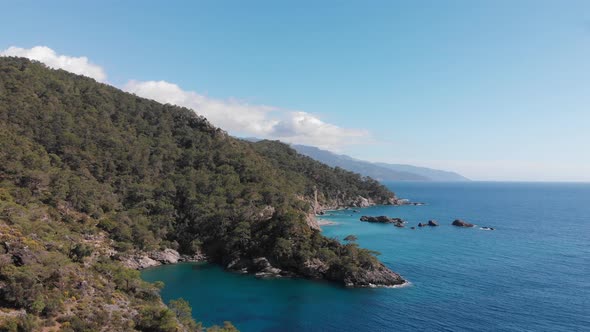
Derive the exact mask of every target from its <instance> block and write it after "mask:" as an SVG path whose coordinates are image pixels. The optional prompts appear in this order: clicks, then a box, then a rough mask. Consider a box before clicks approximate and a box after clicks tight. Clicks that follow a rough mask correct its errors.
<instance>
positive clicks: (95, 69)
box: [0, 46, 107, 82]
mask: <svg viewBox="0 0 590 332" xmlns="http://www.w3.org/2000/svg"><path fill="white" fill-rule="evenodd" d="M0 56H18V57H24V58H29V59H31V60H37V61H40V62H42V63H44V64H45V65H47V66H48V67H51V68H55V69H63V70H67V71H69V72H72V73H74V74H79V75H84V76H88V77H91V78H94V79H95V80H97V81H99V82H106V79H107V75H106V73H105V72H104V70H103V69H102V68H101V67H100V66H98V65H95V64H93V63H91V62H90V61H88V58H87V57H84V56H82V57H71V56H67V55H58V54H57V53H55V51H54V50H52V49H51V48H49V47H47V46H35V47H33V48H29V49H26V48H20V47H14V46H11V47H9V48H7V49H5V50H3V51H1V52H0Z"/></svg>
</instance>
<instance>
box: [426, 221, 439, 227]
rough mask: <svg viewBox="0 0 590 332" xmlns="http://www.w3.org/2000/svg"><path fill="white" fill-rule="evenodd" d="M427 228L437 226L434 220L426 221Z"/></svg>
mask: <svg viewBox="0 0 590 332" xmlns="http://www.w3.org/2000/svg"><path fill="white" fill-rule="evenodd" d="M428 226H438V222H436V220H428Z"/></svg>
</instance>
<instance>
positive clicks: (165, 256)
mask: <svg viewBox="0 0 590 332" xmlns="http://www.w3.org/2000/svg"><path fill="white" fill-rule="evenodd" d="M115 258H116V259H118V260H119V261H121V263H122V264H123V265H124V266H125V267H128V268H130V269H134V270H143V269H146V268H149V267H154V266H160V265H166V264H176V263H180V262H206V261H207V260H208V259H207V256H205V255H204V254H202V253H198V254H195V255H181V254H180V253H179V252H178V251H176V250H174V249H169V248H167V249H164V250H155V251H150V252H139V251H138V252H134V253H131V254H121V255H117V256H116V257H115Z"/></svg>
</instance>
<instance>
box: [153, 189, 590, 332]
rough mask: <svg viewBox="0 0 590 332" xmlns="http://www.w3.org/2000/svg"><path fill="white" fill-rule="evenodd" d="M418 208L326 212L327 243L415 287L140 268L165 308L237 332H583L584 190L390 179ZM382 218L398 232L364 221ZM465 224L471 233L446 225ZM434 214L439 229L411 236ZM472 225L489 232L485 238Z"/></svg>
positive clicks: (587, 298) (589, 271) (586, 275)
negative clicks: (394, 221) (375, 255)
mask: <svg viewBox="0 0 590 332" xmlns="http://www.w3.org/2000/svg"><path fill="white" fill-rule="evenodd" d="M388 186H390V187H391V189H393V190H394V191H395V192H396V193H397V194H398V196H400V197H403V198H409V199H411V200H412V201H419V202H426V203H427V205H425V206H402V207H391V206H383V207H371V208H366V209H361V212H360V213H353V212H352V211H350V210H349V211H335V212H329V213H328V215H326V216H324V219H328V220H331V221H335V222H337V224H336V225H330V226H324V227H323V232H324V234H325V235H327V236H330V237H337V238H339V239H343V238H344V237H345V236H346V235H349V234H355V235H356V236H357V237H358V243H359V244H360V245H361V246H363V247H366V248H369V249H373V250H377V251H379V252H381V256H380V259H381V260H382V261H383V262H384V263H385V264H386V265H387V266H389V267H390V268H391V269H393V270H394V271H396V272H398V273H400V274H401V275H402V276H404V277H405V278H406V279H408V280H409V281H410V282H411V285H410V286H409V287H404V288H396V289H387V288H377V289H345V288H342V287H339V286H336V285H333V284H330V283H325V282H315V281H308V280H290V279H274V280H260V279H256V278H255V277H253V276H245V275H238V274H234V273H228V272H224V271H223V270H222V269H220V268H219V267H217V266H214V265H208V264H200V265H194V264H178V265H170V266H162V267H158V268H153V269H148V270H145V271H143V272H142V276H143V277H144V278H145V279H146V280H149V281H156V280H162V281H164V282H165V284H166V287H165V288H164V289H163V291H162V296H163V297H164V299H165V300H166V301H168V300H170V299H174V298H178V297H182V298H185V299H187V300H188V301H189V302H190V303H191V305H192V307H193V313H194V316H195V318H196V319H197V320H200V321H203V322H204V323H205V324H207V325H210V324H219V323H221V322H222V321H223V320H230V321H232V322H233V323H234V324H235V325H236V326H237V327H238V328H239V329H241V330H242V331H301V330H311V331H388V330H396V331H424V330H436V331H457V330H461V331H582V330H588V329H589V327H590V319H589V318H588V316H589V313H590V260H589V257H590V246H589V245H590V241H589V240H590V184H564V183H480V182H470V183H392V184H388ZM361 215H388V216H391V217H401V218H403V219H405V220H407V221H408V225H407V226H406V228H396V227H394V226H393V225H380V224H368V223H362V222H360V221H359V220H358V219H359V217H360V216H361ZM456 218H461V219H464V220H466V221H469V222H472V223H474V224H476V225H477V227H474V228H470V229H463V228H458V227H454V226H451V225H450V223H451V221H452V220H453V219H456ZM428 219H436V220H438V222H439V223H440V224H441V226H439V227H425V228H417V229H415V230H411V229H410V228H409V227H410V226H416V225H417V224H418V222H424V221H427V220H428ZM480 226H490V227H494V228H495V229H496V230H495V231H484V230H481V229H479V227H480Z"/></svg>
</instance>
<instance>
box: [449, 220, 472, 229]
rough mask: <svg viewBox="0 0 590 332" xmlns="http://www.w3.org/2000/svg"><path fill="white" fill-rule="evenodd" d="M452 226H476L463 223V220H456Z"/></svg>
mask: <svg viewBox="0 0 590 332" xmlns="http://www.w3.org/2000/svg"><path fill="white" fill-rule="evenodd" d="M451 225H453V226H457V227H473V226H474V225H473V224H470V223H468V222H466V221H463V220H461V219H455V220H454V221H453V223H452V224H451Z"/></svg>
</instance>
